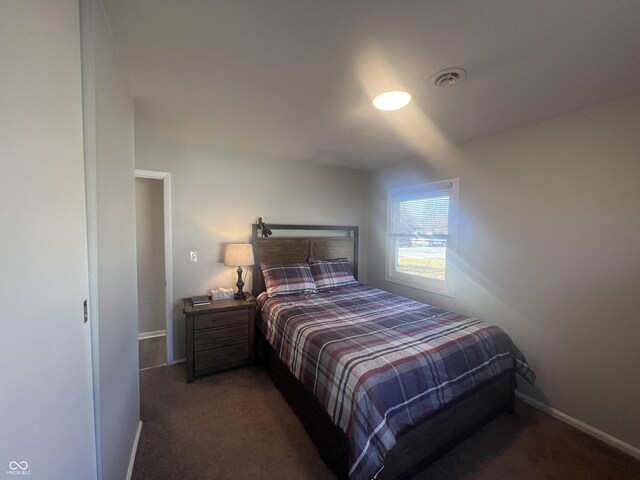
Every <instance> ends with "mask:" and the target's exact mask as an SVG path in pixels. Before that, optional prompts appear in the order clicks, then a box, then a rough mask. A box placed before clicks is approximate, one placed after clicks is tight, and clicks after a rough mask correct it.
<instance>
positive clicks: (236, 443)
mask: <svg viewBox="0 0 640 480" xmlns="http://www.w3.org/2000/svg"><path fill="white" fill-rule="evenodd" d="M140 393H141V417H142V421H143V422H144V423H143V426H142V434H141V436H140V442H139V445H138V453H137V455H136V461H135V466H134V471H133V479H134V480H155V479H158V480H173V479H180V480H183V479H189V480H204V479H263V478H264V479H318V480H321V479H330V478H334V476H333V475H332V474H331V471H330V470H328V469H327V467H325V465H324V463H323V462H322V460H321V459H320V456H319V455H318V453H317V451H316V450H315V447H314V446H313V444H312V443H311V440H309V438H308V436H307V434H306V432H305V430H304V428H303V427H302V425H301V424H300V422H299V421H298V419H297V417H296V416H295V415H294V414H293V412H292V411H291V410H290V409H289V406H288V405H287V403H286V401H285V400H284V398H283V397H282V396H281V395H280V393H279V391H278V390H277V389H276V388H275V387H274V386H273V384H272V383H271V379H270V378H269V375H268V374H267V373H266V372H265V371H264V370H263V369H262V368H260V367H256V368H253V369H248V368H243V369H238V370H234V371H231V372H226V373H221V374H217V375H212V376H209V377H205V378H201V379H199V380H196V382H195V383H192V384H187V383H186V374H185V367H184V365H175V366H164V367H158V368H154V369H150V370H145V371H143V372H140ZM417 478H419V479H424V480H436V479H447V480H461V479H482V480H485V479H486V480H489V479H491V480H494V479H505V480H508V479H523V480H527V479H545V480H554V479H558V480H566V479H585V480H590V479H593V480H596V479H597V480H607V479H611V480H622V479H629V480H631V479H640V461H637V460H635V459H634V458H632V457H630V456H628V455H625V454H623V453H621V452H619V451H617V450H615V449H613V448H612V447H609V446H608V445H606V444H603V443H602V442H600V441H598V440H595V439H594V438H592V437H589V436H587V435H585V434H583V433H582V432H580V431H578V430H576V429H574V428H572V427H570V426H568V425H566V424H564V423H562V422H560V421H558V420H556V419H554V418H551V417H549V416H548V415H546V414H544V413H542V412H539V411H538V410H535V409H533V408H531V407H529V406H528V405H526V404H523V403H521V402H517V403H516V414H515V415H506V414H505V415H501V416H500V417H498V418H497V419H496V420H494V421H493V422H491V423H490V424H488V425H487V426H485V427H484V428H482V429H481V430H480V431H478V432H477V433H476V434H474V435H473V436H472V437H470V438H469V439H467V440H466V441H464V442H463V443H461V444H460V445H458V446H457V447H455V448H454V449H453V450H451V451H450V452H449V453H447V454H446V455H444V456H443V457H441V458H440V459H439V460H438V461H436V462H435V463H434V464H432V465H431V466H430V467H429V468H428V469H427V470H425V471H424V472H422V473H421V474H420V475H419V476H418V477H417Z"/></svg>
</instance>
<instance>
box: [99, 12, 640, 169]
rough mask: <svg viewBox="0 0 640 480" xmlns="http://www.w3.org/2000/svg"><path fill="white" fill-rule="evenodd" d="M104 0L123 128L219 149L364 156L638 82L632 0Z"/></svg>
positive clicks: (369, 160) (638, 35)
mask: <svg viewBox="0 0 640 480" xmlns="http://www.w3.org/2000/svg"><path fill="white" fill-rule="evenodd" d="M103 3H104V5H105V8H106V11H107V15H108V17H109V21H110V22H111V26H112V29H113V31H114V36H115V38H116V42H117V43H118V49H119V51H120V55H121V57H122V60H123V63H124V67H125V73H126V75H127V78H128V81H129V86H130V91H131V94H132V95H133V97H134V99H135V116H136V134H137V135H144V136H153V137H160V138H167V139H170V140H174V141H178V142H184V143H189V144H197V145H208V146H212V147H214V148H216V149H217V150H219V151H222V152H224V151H229V152H234V153H246V154H257V155H262V156H269V157H278V158H286V159H295V160H301V161H315V162H322V163H327V164H335V165H342V166H348V167H355V168H364V169H371V168H376V167H379V166H382V165H387V164H390V163H392V162H394V161H398V160H403V159H406V158H408V157H411V156H414V155H415V154H416V152H417V153H419V154H425V149H424V148H422V147H424V146H425V145H424V144H425V143H426V144H428V143H429V142H431V141H434V142H435V141H436V140H437V139H439V140H440V141H441V140H444V141H451V142H455V143H460V142H465V141H469V140H472V139H477V138H480V137H483V136H487V135H491V134H494V133H497V132H500V131H504V130H508V129H511V128H514V127H518V126H522V125H526V124H529V123H533V122H537V121H540V120H544V119H547V118H550V117H554V116H557V115H560V114H563V113H567V112H570V111H574V110H578V109H581V108H585V107H588V106H591V105H595V104H598V103H602V102H605V101H608V100H613V99H616V98H620V97H623V96H627V95H632V94H636V93H640V2H638V0H628V1H624V0H609V1H603V0H564V1H558V0H483V1H478V0H438V1H436V0H415V1H408V0H404V1H403V0H398V1H388V0H387V1H385V0H361V1H358V0H350V1H347V0H235V1H234V0H219V1H214V0H209V1H206V0H180V1H178V0H103ZM447 67H461V68H464V69H465V70H466V71H467V79H466V81H465V82H464V83H463V84H461V85H458V86H455V87H449V88H440V89H437V88H434V87H431V86H429V78H430V77H431V75H433V74H434V73H436V72H438V71H440V70H442V69H444V68H447ZM392 89H406V90H408V91H409V92H411V93H412V94H413V97H414V101H413V102H412V103H411V104H410V105H409V107H407V108H405V109H403V110H399V111H396V112H380V111H377V110H375V109H374V108H373V107H372V106H371V101H370V100H371V97H372V96H373V95H375V94H377V93H381V92H382V91H385V90H392ZM420 144H421V145H420ZM427 151H428V145H427Z"/></svg>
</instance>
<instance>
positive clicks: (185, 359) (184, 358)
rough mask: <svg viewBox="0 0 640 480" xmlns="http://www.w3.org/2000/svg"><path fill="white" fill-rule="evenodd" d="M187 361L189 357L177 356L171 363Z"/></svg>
mask: <svg viewBox="0 0 640 480" xmlns="http://www.w3.org/2000/svg"><path fill="white" fill-rule="evenodd" d="M186 361H187V357H183V358H176V359H175V360H174V361H173V362H171V365H175V364H177V363H186Z"/></svg>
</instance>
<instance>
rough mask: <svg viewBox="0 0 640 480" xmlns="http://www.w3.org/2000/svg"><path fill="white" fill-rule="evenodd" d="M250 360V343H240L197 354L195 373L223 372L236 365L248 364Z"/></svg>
mask: <svg viewBox="0 0 640 480" xmlns="http://www.w3.org/2000/svg"><path fill="white" fill-rule="evenodd" d="M248 359H249V343H248V342H245V343H239V344H237V345H231V346H228V347H222V348H214V349H213V350H205V351H203V352H196V354H195V360H196V361H195V373H196V374H198V373H200V372H204V371H212V370H222V369H224V368H230V367H233V366H235V365H240V364H243V363H247V361H248Z"/></svg>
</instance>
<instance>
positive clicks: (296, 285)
mask: <svg viewBox="0 0 640 480" xmlns="http://www.w3.org/2000/svg"><path fill="white" fill-rule="evenodd" d="M260 268H261V269H262V276H263V277H264V285H265V287H267V295H269V296H270V297H277V296H278V295H292V294H299V293H304V294H309V293H316V284H315V283H314V281H313V276H312V275H311V269H310V268H309V264H308V263H281V264H266V263H263V262H260Z"/></svg>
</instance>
